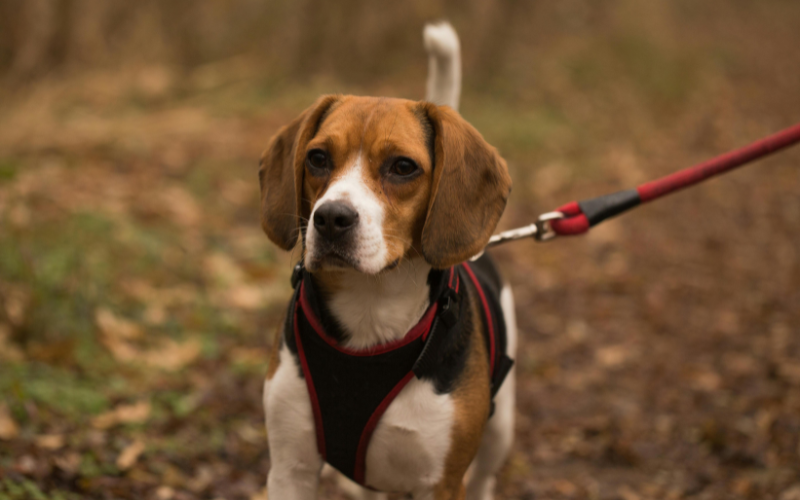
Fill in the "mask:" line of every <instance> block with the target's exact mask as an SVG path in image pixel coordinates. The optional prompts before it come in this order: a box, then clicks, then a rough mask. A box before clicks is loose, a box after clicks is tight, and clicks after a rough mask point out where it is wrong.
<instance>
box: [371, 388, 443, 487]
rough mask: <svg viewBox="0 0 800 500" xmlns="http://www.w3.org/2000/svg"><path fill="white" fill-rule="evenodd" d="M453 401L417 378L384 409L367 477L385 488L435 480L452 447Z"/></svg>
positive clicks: (423, 484) (431, 482)
mask: <svg viewBox="0 0 800 500" xmlns="http://www.w3.org/2000/svg"><path fill="white" fill-rule="evenodd" d="M453 411H454V405H453V401H452V399H451V397H450V395H448V394H436V393H435V391H434V389H433V384H431V383H430V382H427V381H421V380H417V379H412V380H411V381H410V382H409V383H408V385H406V387H405V388H403V390H402V391H401V392H400V394H398V395H397V397H396V398H395V400H394V401H393V402H392V404H391V405H390V406H389V408H388V409H387V410H386V413H384V415H383V418H381V420H380V422H379V423H378V426H377V427H376V428H375V432H374V434H373V435H372V440H371V441H370V445H369V447H368V448H367V467H366V482H367V484H368V485H369V486H372V487H373V488H377V489H380V490H383V491H415V490H419V489H424V488H429V487H432V486H433V485H435V484H436V483H437V482H438V481H439V480H440V479H441V477H442V474H443V472H444V464H445V459H446V457H447V453H448V451H449V450H450V441H451V427H452V422H453Z"/></svg>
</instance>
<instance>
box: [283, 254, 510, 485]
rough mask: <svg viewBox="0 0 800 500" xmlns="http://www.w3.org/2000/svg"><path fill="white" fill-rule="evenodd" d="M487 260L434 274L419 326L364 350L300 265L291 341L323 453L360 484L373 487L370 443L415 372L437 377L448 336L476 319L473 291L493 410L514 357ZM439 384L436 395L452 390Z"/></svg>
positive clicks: (291, 314)
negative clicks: (340, 333)
mask: <svg viewBox="0 0 800 500" xmlns="http://www.w3.org/2000/svg"><path fill="white" fill-rule="evenodd" d="M480 260H484V259H483V258H482V259H480ZM480 260H479V261H478V262H475V263H472V264H468V263H462V264H459V265H457V266H454V267H452V268H450V269H448V270H445V271H438V270H434V271H431V273H430V275H429V276H428V283H429V285H430V289H431V293H430V306H429V307H428V309H427V310H426V311H425V313H424V314H423V316H422V319H421V320H420V321H419V323H417V324H416V325H415V326H414V327H413V328H411V330H409V332H408V333H407V334H406V335H405V336H404V337H403V338H401V339H399V340H396V341H394V342H390V343H387V344H382V345H379V346H376V347H373V348H369V349H364V350H355V349H348V348H346V347H342V346H340V345H339V344H338V342H337V341H336V339H335V337H334V336H332V335H330V334H329V333H330V331H331V330H336V329H338V328H339V327H338V326H337V325H336V324H335V321H333V320H332V319H331V318H330V315H329V314H328V313H327V311H326V310H325V309H324V305H322V304H321V303H320V302H319V300H318V297H317V294H316V290H315V289H314V284H313V282H312V280H311V276H310V275H309V274H308V273H307V272H305V270H304V269H303V268H302V266H300V265H298V267H297V268H296V269H295V274H294V276H293V279H292V283H293V285H294V287H295V294H294V298H293V300H292V302H291V303H290V306H289V307H290V310H289V314H288V315H287V325H286V326H287V328H286V331H285V337H284V340H285V341H286V343H287V345H288V347H289V348H290V349H291V350H292V351H295V352H296V354H297V357H298V358H299V361H300V366H301V370H302V375H303V377H304V379H305V381H306V386H307V388H308V393H309V396H310V399H311V407H312V410H313V413H314V425H315V430H316V438H317V448H318V450H319V453H320V455H322V457H323V459H324V460H325V461H326V462H328V463H329V464H331V465H332V466H333V467H335V468H336V469H338V470H339V471H340V472H342V473H343V474H344V475H346V476H347V477H349V478H350V479H352V480H354V481H355V482H357V483H359V484H361V485H364V486H366V485H365V484H364V481H365V462H366V454H367V447H368V446H369V442H370V438H371V437H372V433H373V432H374V430H375V427H376V426H377V424H378V422H379V421H380V419H381V417H382V415H383V414H384V412H385V411H386V409H387V408H388V407H389V405H390V404H391V402H392V401H393V400H394V398H395V397H396V396H397V395H398V394H399V393H400V391H401V390H402V389H403V387H405V386H406V384H408V382H409V381H410V380H411V379H412V378H413V377H415V376H416V377H417V378H420V379H431V380H434V379H436V377H437V375H440V374H438V373H437V371H441V369H442V368H441V367H442V366H444V365H445V364H446V360H445V359H443V358H444V355H445V354H447V353H446V352H445V349H444V348H443V346H445V345H447V342H448V338H449V337H451V336H453V335H460V334H461V333H462V331H463V328H464V326H465V324H466V323H471V320H470V319H469V317H470V314H469V309H470V308H469V307H461V305H462V304H464V301H465V300H467V296H466V294H467V293H468V292H467V288H471V289H472V290H474V293H475V294H476V295H477V298H478V300H477V303H478V305H479V309H480V316H481V321H482V323H483V327H484V328H483V331H484V332H485V340H486V347H487V349H486V350H487V353H488V355H489V366H490V375H491V397H492V406H491V408H492V412H493V411H494V401H493V400H494V395H495V394H496V393H497V391H498V390H499V388H500V386H501V384H502V383H503V380H504V379H505V377H506V375H507V374H508V372H509V371H510V369H511V366H512V364H513V360H512V359H511V358H509V357H508V356H507V355H506V330H505V322H504V321H503V315H502V310H501V309H500V303H499V288H500V287H499V282H498V280H495V281H496V282H495V283H492V276H490V274H491V272H490V273H487V272H485V270H484V269H483V268H484V266H483V265H481V262H480ZM488 264H489V265H491V263H488ZM465 283H468V285H467V286H465ZM326 330H327V331H326ZM435 387H436V385H435ZM436 388H437V392H447V391H439V390H438V387H436Z"/></svg>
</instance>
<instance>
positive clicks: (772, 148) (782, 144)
mask: <svg viewBox="0 0 800 500" xmlns="http://www.w3.org/2000/svg"><path fill="white" fill-rule="evenodd" d="M798 142H800V123H798V124H797V125H794V126H793V127H789V128H787V129H785V130H782V131H780V132H778V133H777V134H774V135H771V136H769V137H767V138H765V139H761V140H760V141H756V142H754V143H752V144H750V145H749V146H745V147H743V148H740V149H737V150H734V151H731V152H730V153H726V154H724V155H722V156H718V157H716V158H713V159H711V160H708V161H706V162H704V163H700V164H699V165H695V166H693V167H689V168H686V169H683V170H679V171H678V172H675V173H673V174H670V175H667V176H665V177H662V178H660V179H656V180H654V181H650V182H645V183H644V184H642V185H640V186H639V187H637V188H635V189H628V190H625V191H618V192H616V193H611V194H607V195H605V196H599V197H597V198H591V199H589V200H583V201H572V202H569V203H567V204H566V205H562V206H561V207H559V208H558V209H557V210H556V211H554V212H548V213H546V214H543V215H541V216H539V218H538V220H537V221H536V223H535V224H531V225H530V226H526V227H522V228H519V229H512V230H511V231H505V232H503V233H500V234H498V235H495V236H492V238H491V240H489V244H488V245H487V248H488V247H491V246H495V245H498V244H500V243H504V242H506V241H512V240H517V239H521V238H526V237H530V236H532V237H534V238H535V239H536V240H537V241H546V240H549V239H552V238H555V237H556V236H570V235H575V234H583V233H585V232H587V231H588V230H589V228H591V227H592V226H596V225H597V224H599V223H600V222H602V221H604V220H606V219H608V218H611V217H614V216H616V215H619V214H621V213H623V212H625V211H627V210H629V209H631V208H633V207H636V206H639V205H641V204H642V203H647V202H648V201H652V200H656V199H658V198H661V197H662V196H666V195H668V194H670V193H673V192H675V191H678V190H680V189H683V188H686V187H689V186H694V185H695V184H698V183H700V182H702V181H704V180H706V179H708V178H710V177H713V176H715V175H719V174H721V173H723V172H727V171H729V170H733V169H735V168H737V167H741V166H742V165H745V164H747V163H749V162H751V161H753V160H757V159H759V158H763V157H765V156H768V155H770V154H772V153H775V152H777V151H780V150H782V149H784V148H787V147H789V146H792V145H794V144H797V143H798Z"/></svg>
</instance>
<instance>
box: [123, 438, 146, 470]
mask: <svg viewBox="0 0 800 500" xmlns="http://www.w3.org/2000/svg"><path fill="white" fill-rule="evenodd" d="M143 452H144V442H142V441H141V440H139V439H137V440H136V441H134V442H133V443H131V444H129V445H128V446H126V447H125V449H124V450H122V453H120V454H119V456H118V457H117V467H118V468H119V469H120V470H128V469H130V468H131V467H133V464H135V463H136V461H137V460H139V457H140V456H141V454H142V453H143Z"/></svg>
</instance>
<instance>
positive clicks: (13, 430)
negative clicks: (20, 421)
mask: <svg viewBox="0 0 800 500" xmlns="http://www.w3.org/2000/svg"><path fill="white" fill-rule="evenodd" d="M18 434H19V426H18V425H17V423H16V422H14V419H13V418H12V417H11V413H10V412H9V411H8V406H7V405H6V404H5V403H3V404H0V439H5V440H8V439H13V438H15V437H17V435H18Z"/></svg>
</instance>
